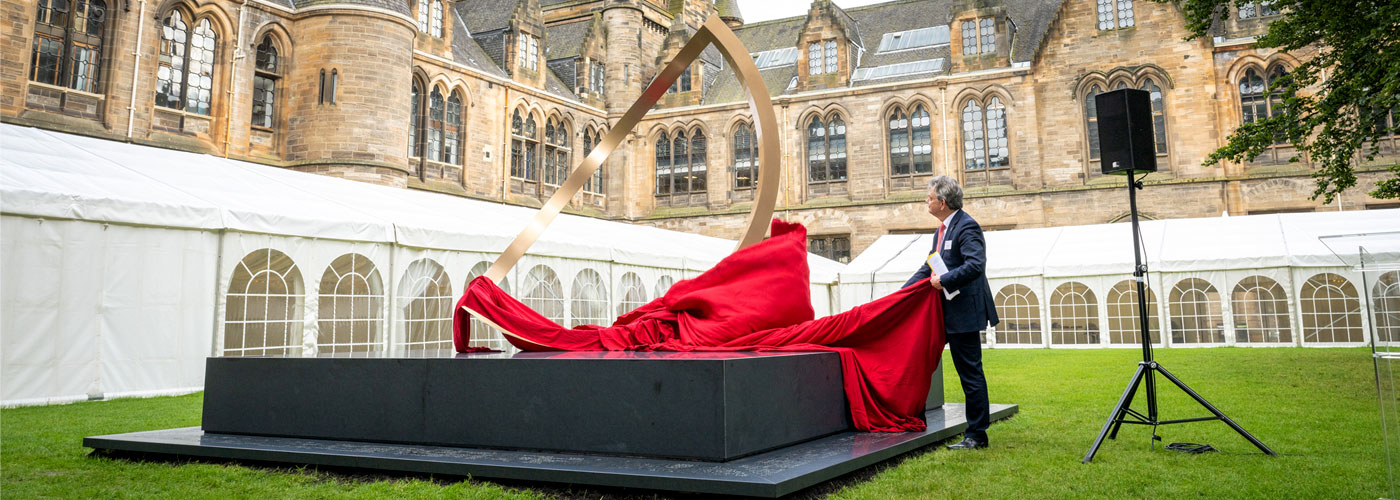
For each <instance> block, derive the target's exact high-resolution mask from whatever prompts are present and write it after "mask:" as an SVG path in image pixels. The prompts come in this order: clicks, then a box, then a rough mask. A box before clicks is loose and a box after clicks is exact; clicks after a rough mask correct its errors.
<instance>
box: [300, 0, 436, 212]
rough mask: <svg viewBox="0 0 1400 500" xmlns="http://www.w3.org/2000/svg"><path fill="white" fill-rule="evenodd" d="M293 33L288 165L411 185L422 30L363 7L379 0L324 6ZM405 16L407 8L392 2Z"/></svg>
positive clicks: (347, 0) (343, 1)
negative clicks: (411, 125) (416, 52)
mask: <svg viewBox="0 0 1400 500" xmlns="http://www.w3.org/2000/svg"><path fill="white" fill-rule="evenodd" d="M311 3H314V4H316V7H318V8H316V9H306V10H307V11H308V12H307V17H305V18H303V19H301V20H298V21H297V25H296V29H295V30H292V38H293V40H292V43H293V44H294V45H295V46H296V47H297V64H296V65H295V66H293V67H292V69H291V72H290V74H289V75H288V78H287V80H288V84H289V85H290V88H291V91H290V92H288V93H287V96H288V99H289V100H288V102H287V104H286V108H284V109H285V111H286V113H287V116H288V120H287V130H288V133H287V160H288V162H287V163H288V164H289V166H291V167H292V168H294V169H297V170H302V171H307V172H315V173H319V174H324V175H330V176H334V177H344V178H349V179H354V180H360V181H366V182H373V183H376V184H383V185H388V186H397V187H404V186H407V184H408V171H409V166H408V158H407V151H406V145H407V144H408V120H407V119H406V118H405V117H407V116H409V114H410V106H411V103H410V100H409V99H408V98H407V97H404V96H405V95H406V93H405V91H403V89H408V88H410V87H411V85H412V70H411V68H412V66H413V63H412V57H413V38H414V36H415V33H416V31H415V28H414V26H413V25H412V24H411V23H410V22H409V21H408V20H406V19H401V18H398V17H394V16H390V15H386V14H382V13H378V12H375V11H373V10H367V9H363V8H356V9H351V8H337V6H346V5H354V4H364V5H367V6H373V7H377V8H381V9H382V8H384V6H383V3H382V2H376V1H374V0H335V1H316V2H311ZM389 4H391V5H393V6H394V8H395V9H396V10H397V11H398V12H399V13H401V14H403V15H404V17H406V18H407V17H410V16H409V10H408V3H407V2H390V3H389Z"/></svg>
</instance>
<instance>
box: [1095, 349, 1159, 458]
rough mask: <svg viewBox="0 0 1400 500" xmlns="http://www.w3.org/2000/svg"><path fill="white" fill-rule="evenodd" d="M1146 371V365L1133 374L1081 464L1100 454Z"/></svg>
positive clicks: (1139, 367) (1139, 366)
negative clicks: (1109, 432) (1110, 431)
mask: <svg viewBox="0 0 1400 500" xmlns="http://www.w3.org/2000/svg"><path fill="white" fill-rule="evenodd" d="M1146 370H1147V364H1146V363H1142V364H1139V365H1138V369H1137V371H1136V372H1134V373H1133V379H1132V380H1131V381H1129V382H1128V388H1127V389H1126V390H1124V391H1123V396H1122V397H1119V398H1118V404H1117V405H1114V406H1113V411H1112V412H1109V414H1108V421H1107V422H1104V423H1103V430H1101V431H1099V437H1098V438H1096V439H1094V445H1093V446H1091V447H1089V454H1087V455H1084V460H1082V461H1081V463H1086V464H1087V463H1089V462H1090V461H1093V460H1094V454H1095V453H1098V452H1099V445H1102V444H1103V438H1104V436H1106V435H1108V430H1109V428H1111V427H1113V423H1114V422H1115V421H1118V420H1120V419H1121V418H1122V417H1123V409H1124V408H1127V407H1128V406H1127V404H1128V400H1129V399H1131V398H1132V396H1133V390H1134V389H1136V388H1137V384H1138V382H1139V381H1141V380H1142V376H1143V374H1145V373H1146Z"/></svg>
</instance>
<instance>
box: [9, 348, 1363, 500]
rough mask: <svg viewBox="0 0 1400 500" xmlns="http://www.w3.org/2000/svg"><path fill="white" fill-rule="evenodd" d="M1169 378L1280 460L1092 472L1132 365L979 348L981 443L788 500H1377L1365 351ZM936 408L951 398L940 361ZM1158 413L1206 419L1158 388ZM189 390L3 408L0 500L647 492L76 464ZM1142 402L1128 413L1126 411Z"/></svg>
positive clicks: (173, 408)
mask: <svg viewBox="0 0 1400 500" xmlns="http://www.w3.org/2000/svg"><path fill="white" fill-rule="evenodd" d="M1156 355H1157V356H1156V357H1157V359H1158V360H1159V361H1161V362H1162V364H1163V366H1165V367H1166V368H1167V369H1168V370H1170V371H1171V372H1172V373H1173V374H1175V375H1176V376H1177V377H1178V378H1181V379H1182V380H1183V381H1185V382H1186V383H1187V384H1189V385H1190V386H1191V387H1192V388H1193V389H1195V390H1196V391H1197V392H1199V393H1200V394H1202V395H1203V396H1205V397H1206V398H1207V399H1208V400H1209V401H1210V402H1212V403H1214V404H1215V405H1216V406H1217V407H1219V408H1220V409H1221V410H1222V411H1224V412H1225V413H1226V414H1228V415H1229V416H1230V417H1232V418H1233V419H1235V420H1236V421H1237V422H1239V423H1240V425H1242V426H1244V427H1245V429H1247V430H1249V431H1250V432H1251V433H1253V434H1254V435H1255V436H1257V437H1259V439H1260V440H1262V441H1263V442H1264V443H1265V444H1267V445H1269V446H1270V447H1272V448H1273V449H1274V450H1275V451H1277V452H1279V453H1280V454H1282V456H1280V457H1267V456H1264V455H1262V454H1261V453H1259V452H1258V450H1257V449H1255V448H1254V447H1253V446H1252V445H1250V444H1249V442H1248V441H1245V440H1244V439H1243V438H1241V437H1239V436H1238V435H1236V434H1235V433H1234V432H1233V431H1231V430H1230V429H1229V428H1228V427H1227V426H1226V425H1225V424H1223V423H1221V422H1200V423H1189V424H1176V425H1169V426H1164V427H1161V428H1159V430H1158V431H1159V432H1158V434H1159V435H1161V436H1163V441H1162V443H1171V442H1192V443H1209V444H1211V445H1213V446H1215V447H1216V448H1219V449H1220V450H1221V452H1220V453H1208V454H1203V455H1189V454H1183V453H1177V452H1169V451H1163V450H1162V449H1161V445H1160V444H1159V445H1157V446H1156V448H1155V449H1154V447H1153V446H1152V442H1151V435H1152V434H1151V429H1150V428H1147V427H1144V426H1125V427H1124V429H1123V430H1122V432H1121V433H1120V434H1119V436H1118V439H1117V440H1116V441H1107V442H1106V443H1105V444H1104V446H1103V448H1101V449H1100V451H1099V454H1098V456H1097V457H1096V458H1095V460H1094V463H1093V464H1091V465H1083V464H1080V463H1079V460H1080V459H1081V458H1083V456H1084V453H1085V452H1086V451H1088V448H1089V445H1090V444H1091V443H1092V442H1093V439H1094V437H1095V436H1096V435H1097V434H1098V431H1099V429H1100V427H1101V426H1102V425H1103V422H1104V419H1105V418H1106V417H1107V416H1108V415H1107V414H1108V411H1109V410H1110V409H1111V407H1112V405H1113V403H1114V402H1115V401H1116V400H1117V398H1118V396H1119V394H1121V392H1122V390H1123V388H1124V387H1125V385H1126V384H1127V382H1128V379H1129V377H1131V375H1132V372H1133V370H1134V369H1135V363H1136V361H1137V359H1138V358H1139V357H1140V356H1141V353H1140V351H1137V350H1131V349H1123V350H1043V349H1037V350H989V351H985V353H984V360H983V362H984V364H985V366H986V370H987V378H988V381H989V384H990V386H991V399H992V402H994V403H1017V404H1019V405H1021V409H1020V413H1019V414H1017V415H1016V416H1015V417H1012V418H1011V419H1009V420H1004V421H1001V422H998V423H995V424H993V425H992V428H991V430H990V431H989V434H990V436H991V441H992V448H990V449H987V450H980V451H976V452H949V451H946V450H942V449H941V447H929V448H925V449H923V450H919V451H918V452H915V453H913V454H910V455H906V456H905V457H904V458H903V459H901V460H898V461H895V462H894V463H893V464H890V463H887V464H888V465H883V466H875V467H872V468H868V469H866V470H864V471H861V472H857V473H855V474H853V475H850V476H847V477H845V478H842V479H838V480H836V481H834V482H832V483H828V484H826V485H823V486H818V487H816V488H813V489H812V490H809V491H807V492H803V493H799V496H807V497H811V496H822V495H827V494H828V493H829V494H830V497H831V498H882V499H883V498H920V499H923V498H1115V499H1117V498H1152V499H1166V498H1308V499H1314V498H1318V499H1323V498H1360V499H1372V498H1377V497H1381V496H1385V495H1386V494H1387V491H1386V488H1387V485H1386V472H1385V467H1386V457H1385V452H1384V449H1383V447H1382V445H1383V440H1382V439H1381V438H1380V437H1379V436H1380V434H1379V433H1380V421H1379V417H1378V413H1377V404H1376V392H1375V391H1376V389H1375V379H1374V375H1373V372H1372V364H1371V360H1370V356H1369V351H1368V350H1365V349H1299V348H1267V349H1236V348H1214V349H1160V350H1157V351H1156ZM944 362H945V363H946V364H947V366H948V368H949V369H948V370H946V372H947V373H946V388H947V393H948V400H949V401H950V402H958V401H960V400H961V399H962V393H961V391H960V390H959V386H958V382H957V375H956V374H955V373H953V372H954V370H952V366H951V365H952V363H951V362H950V361H949V359H948V358H947V356H946V354H945V356H944ZM1158 388H1159V398H1158V399H1159V402H1160V403H1161V404H1160V412H1161V416H1162V418H1187V417H1197V416H1205V415H1207V412H1206V411H1205V410H1204V409H1203V408H1201V407H1200V406H1198V405H1196V403H1195V402H1193V401H1191V400H1190V399H1189V398H1188V397H1187V396H1186V395H1185V394H1184V393H1182V392H1181V391H1179V390H1177V389H1176V388H1175V387H1173V386H1171V385H1170V384H1169V383H1166V381H1165V380H1161V379H1159V384H1158ZM200 407H201V396H200V395H199V394H194V395H189V396H179V397H163V398H151V399H126V400H116V401H105V402H91V403H78V404H72V405H62V406H49V407H30V408H17V409H7V410H3V411H0V494H2V495H4V496H5V497H6V498H75V497H83V498H91V497H103V498H178V499H181V500H186V499H193V498H230V497H241V498H258V497H263V498H288V497H296V498H383V497H413V498H543V497H550V496H571V497H580V496H582V497H599V496H611V497H617V496H645V497H650V496H651V495H652V494H651V493H649V492H631V491H618V490H587V489H584V490H571V489H563V490H561V489H557V488H551V487H541V488H523V487H519V486H520V485H518V484H511V485H510V486H507V487H503V486H501V485H499V484H496V483H492V482H485V481H474V480H473V481H460V480H442V479H433V478H425V477H403V476H373V475H372V476H356V475H347V474H342V473H333V472H324V471H316V470H310V469H296V468H269V467H248V466H243V465H237V464H218V463H198V462H161V461H156V462H143V461H134V460H126V459H116V458H108V457H104V456H97V455H90V454H89V453H90V451H91V450H89V449H86V448H83V447H82V445H81V441H82V438H83V437H84V436H92V435H100V434H114V433H122V432H134V431H142V430H151V429H164V428H170V427H185V426H193V425H198V424H199V417H200ZM1135 407H1136V408H1139V409H1142V408H1143V406H1142V405H1137V406H1135Z"/></svg>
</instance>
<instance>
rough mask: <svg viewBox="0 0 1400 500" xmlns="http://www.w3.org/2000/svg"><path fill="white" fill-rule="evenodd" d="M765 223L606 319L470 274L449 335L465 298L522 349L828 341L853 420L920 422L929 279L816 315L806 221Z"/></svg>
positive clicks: (716, 347)
mask: <svg viewBox="0 0 1400 500" xmlns="http://www.w3.org/2000/svg"><path fill="white" fill-rule="evenodd" d="M772 235H773V236H772V237H771V238H769V239H768V240H766V241H763V242H760V243H758V244H756V245H753V246H751V247H749V248H746V249H744V250H740V251H738V252H735V253H734V254H732V255H730V256H729V257H727V258H725V259H724V260H723V261H721V262H720V263H719V264H717V265H715V267H714V268H712V269H710V270H709V271H706V272H705V273H704V274H701V275H700V276H698V277H696V278H694V279H690V280H683V281H680V282H678V283H676V284H675V285H674V286H672V287H671V289H670V290H668V291H667V292H666V294H665V295H664V296H662V297H660V298H658V299H656V300H654V301H652V302H651V303H648V304H646V305H644V306H642V307H639V308H637V309H636V310H634V311H632V312H629V313H627V314H624V315H623V316H622V317H620V318H618V319H617V321H616V322H615V323H613V325H612V326H610V327H600V326H593V325H584V326H580V327H578V328H564V327H562V326H559V325H558V324H556V323H554V322H553V321H550V320H549V319H547V318H545V317H544V316H541V315H540V314H539V313H536V312H535V311H534V310H532V309H530V308H529V307H526V306H525V305H524V304H522V303H520V302H519V301H517V300H515V299H514V298H512V297H510V296H509V295H507V294H506V293H505V292H504V291H502V290H501V289H500V287H498V286H496V284H495V283H494V282H492V281H491V280H489V279H486V278H484V277H480V278H477V279H475V280H473V281H472V282H471V284H469V285H468V287H467V291H466V293H465V294H464V295H463V296H462V299H461V300H459V301H458V303H457V308H456V310H455V314H454V316H453V343H454V345H455V346H456V347H457V350H458V351H459V352H466V351H465V349H471V348H470V347H469V346H467V340H468V339H469V338H470V326H471V325H470V315H468V314H467V313H466V311H465V310H464V308H467V309H471V310H472V311H475V312H477V313H478V314H480V315H482V316H484V317H485V318H486V319H487V320H489V321H490V322H492V323H495V324H496V325H499V326H501V327H503V329H504V330H505V331H507V332H510V333H509V334H507V335H506V339H507V340H508V341H510V342H511V344H514V345H515V346H516V347H519V348H520V349H521V350H526V351H599V350H650V351H735V350H768V351H836V352H837V353H839V354H840V355H841V369H842V380H843V386H844V388H845V392H846V399H847V401H848V402H849V403H850V408H851V420H852V422H853V424H854V425H855V427H856V428H857V429H860V430H863V431H873V432H903V431H923V430H924V428H925V423H924V419H923V406H924V398H925V397H926V396H927V395H928V389H929V381H930V376H931V375H932V373H933V370H934V369H935V368H937V366H938V362H939V360H940V359H941V356H942V353H943V344H944V336H943V335H944V332H943V320H942V317H943V316H942V312H941V310H940V309H939V308H940V307H941V304H940V302H941V301H939V300H935V299H936V298H937V296H936V295H935V292H937V290H934V289H933V287H931V286H928V285H923V286H910V287H908V288H905V289H903V290H900V291H897V292H895V293H893V294H890V295H888V296H885V297H883V298H880V299H877V300H875V301H872V302H870V303H868V304H863V305H860V306H857V307H855V308H854V309H851V310H850V311H846V312H844V313H840V314H836V315H833V316H828V317H825V318H821V319H816V320H814V319H812V317H813V312H812V306H811V292H810V290H811V289H810V284H809V281H808V279H809V278H808V269H807V235H806V229H805V228H803V227H802V226H801V225H798V224H788V223H784V222H781V221H777V220H774V221H773V225H772ZM921 283H922V282H921Z"/></svg>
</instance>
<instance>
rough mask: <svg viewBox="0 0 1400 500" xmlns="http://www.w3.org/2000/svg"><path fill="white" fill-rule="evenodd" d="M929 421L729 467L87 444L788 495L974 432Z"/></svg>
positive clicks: (946, 420) (283, 443)
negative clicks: (920, 427) (924, 426)
mask: <svg viewBox="0 0 1400 500" xmlns="http://www.w3.org/2000/svg"><path fill="white" fill-rule="evenodd" d="M1016 411H1017V407H1016V406H1015V405H1000V404H994V405H992V415H991V418H992V421H994V422H995V421H997V420H1001V419H1004V418H1007V417H1009V416H1011V415H1013V414H1015V413H1016ZM924 417H925V420H926V421H927V422H928V430H926V431H924V432H898V433H866V432H842V433H838V434H834V435H830V436H826V437H823V438H819V439H815V440H812V441H807V442H804V443H800V444H795V445H792V446H788V447H785V448H781V449H777V450H772V451H767V452H763V453H759V454H755V455H750V456H747V457H744V458H739V459H735V460H731V461H728V462H701V461H692V460H674V459H661V458H644V457H619V456H603V455H583V454H577V453H549V452H531V451H518V450H490V449H480V448H453V447H441V446H418V445H403V444H376V443H364V442H354V441H327V440H314V439H295V438H278V437H260V436H238V435H228V434H214V433H209V432H204V431H201V430H200V429H199V428H198V427H187V428H182V429H166V430H160V431H147V432H133V433H130V434H118V435H111V436H93V437H88V438H84V439H83V446H86V447H89V448H95V449H99V450H109V451H124V452H136V453H153V454H165V455H176V456H187V457H201V458H213V459H232V460H251V461H259V462H280V463H289V464H306V465H314V466H324V467H352V468H360V469H373V470H379V471H391V472H414V473H422V474H440V475H456V476H468V475H470V476H472V477H476V478H483V479H510V480H525V481H547V482H553V483H572V484H583V485H593V486H612V487H627V488H646V489H657V490H668V491H684V492H691V493H701V494H729V495H749V496H763V497H778V496H782V495H786V494H789V493H792V492H795V491H798V490H801V489H803V488H806V487H808V486H812V485H815V484H818V483H821V482H823V481H827V480H830V479H833V478H836V477H837V476H840V475H842V474H846V473H849V472H853V471H855V470H857V469H860V468H862V467H865V466H868V465H871V464H874V463H877V462H880V461H882V460H886V459H889V458H891V457H894V456H896V455H899V454H902V453H906V452H909V451H912V450H915V449H918V448H920V447H922V446H926V445H929V444H933V443H936V442H938V441H942V440H945V439H948V438H951V437H953V436H955V435H957V434H958V433H961V432H962V431H963V429H966V428H967V419H966V417H965V416H964V414H963V405H961V404H957V403H949V404H946V405H943V406H942V407H941V408H939V409H936V410H930V411H928V412H927V413H925V415H924ZM993 446H996V444H994V445H993ZM948 453H951V452H948ZM957 453H980V452H978V451H970V452H957Z"/></svg>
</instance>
